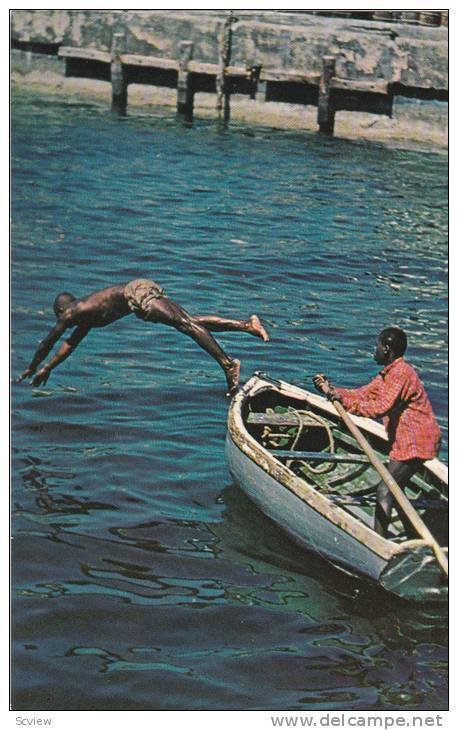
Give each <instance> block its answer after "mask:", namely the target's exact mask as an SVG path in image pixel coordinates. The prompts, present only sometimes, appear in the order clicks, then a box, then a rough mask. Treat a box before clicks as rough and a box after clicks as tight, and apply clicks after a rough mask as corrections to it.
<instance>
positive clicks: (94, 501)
mask: <svg viewBox="0 0 458 730" xmlns="http://www.w3.org/2000/svg"><path fill="white" fill-rule="evenodd" d="M12 159H13V170H12V201H13V203H12V315H13V320H12V321H13V353H12V369H13V374H19V373H20V372H22V370H23V369H24V368H25V367H26V365H27V364H28V363H29V361H30V359H31V357H32V355H33V352H34V349H35V347H36V346H37V343H38V342H39V340H40V339H42V338H43V336H44V335H45V334H46V333H47V331H48V329H49V328H50V327H51V326H52V324H53V314H52V301H53V298H54V296H55V294H56V293H57V292H59V291H62V290H67V291H71V292H73V293H74V294H75V295H76V296H79V295H85V294H87V293H89V292H91V291H93V290H95V289H97V288H102V287H104V286H107V285H110V284H113V283H120V282H127V281H129V280H130V279H133V278H137V277H149V278H153V279H155V280H157V281H158V282H159V283H160V284H161V285H162V286H163V287H165V289H166V291H167V293H168V294H169V296H171V297H172V298H175V299H176V300H177V301H179V302H180V303H181V304H182V305H183V306H184V307H186V308H187V309H189V310H190V311H191V312H193V313H199V314H204V313H207V314H211V313H218V314H222V315H227V316H230V317H241V318H245V317H246V316H248V315H249V314H251V313H252V312H257V313H258V314H259V315H260V316H261V318H262V319H263V321H264V323H265V325H266V326H267V327H268V328H269V330H270V333H271V336H272V340H271V343H269V344H267V345H266V344H264V343H263V342H261V341H260V340H258V339H254V338H252V337H250V336H248V335H246V334H239V333H226V334H222V335H220V336H219V337H218V340H219V342H220V343H221V344H222V346H223V347H224V348H225V349H226V350H227V351H228V352H229V353H230V354H231V355H233V356H237V357H239V358H240V359H241V360H242V379H243V378H247V377H248V376H249V375H250V374H251V372H252V371H253V370H255V369H261V370H266V371H268V372H269V373H270V374H271V375H273V376H278V377H282V378H284V379H286V380H290V381H293V382H305V383H306V384H307V385H308V386H310V378H311V377H312V375H313V374H314V373H315V372H317V371H324V372H326V373H327V374H328V376H329V377H330V378H331V379H333V380H334V382H336V383H339V384H342V385H347V386H355V385H358V384H360V383H362V382H366V381H367V380H369V379H370V378H371V377H373V375H374V374H375V372H376V367H375V364H374V362H373V360H372V352H373V346H374V340H375V337H376V335H377V333H378V331H379V330H380V329H381V328H382V327H384V326H386V325H388V324H397V325H399V326H401V327H403V328H405V329H406V331H407V333H408V336H409V343H410V344H409V350H408V355H409V358H410V360H411V362H412V363H413V364H414V365H415V366H417V367H418V369H419V371H420V373H421V376H422V379H423V381H424V383H425V385H426V387H427V389H428V391H429V394H430V397H431V400H432V403H433V406H434V409H435V411H436V413H437V415H438V418H439V421H440V423H441V426H442V430H443V446H442V452H441V456H442V458H444V459H446V457H447V272H446V264H447V160H446V158H445V156H440V155H434V154H427V153H420V152H404V151H400V150H394V149H387V148H384V147H380V146H376V145H367V144H362V143H360V144H359V143H351V142H346V141H341V140H338V139H324V138H322V137H319V136H318V135H315V134H310V133H302V132H296V133H293V132H277V131H272V130H265V129H255V130H253V129H245V128H242V127H237V126H235V125H232V126H231V127H230V128H229V129H227V130H224V129H221V128H218V127H217V126H216V125H215V124H214V123H213V122H211V121H196V122H195V124H194V126H193V127H192V128H187V127H184V126H182V125H181V124H180V123H178V122H177V121H176V120H175V118H174V116H173V115H172V114H170V115H169V116H167V115H164V114H163V113H159V112H158V113H157V114H154V113H148V114H146V113H140V112H136V111H135V110H133V109H132V110H129V115H128V117H127V118H124V119H121V118H116V117H114V116H111V115H110V113H109V112H108V111H107V109H106V108H105V107H104V106H97V105H95V104H94V105H93V104H75V103H70V102H69V101H68V102H67V101H56V100H53V99H47V98H44V97H41V98H40V97H34V96H30V95H18V96H17V97H16V98H15V99H14V101H13V106H12ZM224 393H225V382H224V377H223V373H222V371H221V370H220V369H219V368H218V366H217V364H216V363H215V362H214V361H212V360H211V359H210V358H209V357H208V356H207V355H206V354H205V353H204V352H203V351H201V350H199V348H198V347H197V345H196V344H195V343H194V342H192V341H191V340H189V339H187V338H186V337H185V336H184V335H181V334H178V333H177V332H175V331H174V330H171V329H168V328H166V327H161V326H151V325H147V324H145V323H143V322H141V321H140V320H138V319H136V318H134V317H129V318H126V319H123V320H120V321H118V322H116V323H115V324H113V325H112V326H110V327H108V328H106V329H103V330H98V331H94V332H92V333H90V334H89V336H88V337H87V339H86V340H85V341H84V342H83V343H82V344H81V345H80V347H79V349H78V350H77V351H76V352H75V353H74V354H73V355H72V357H71V358H70V359H69V360H68V361H66V362H65V363H63V364H62V365H61V366H60V367H59V368H58V369H57V370H56V371H54V372H53V374H52V375H51V378H50V380H49V381H48V383H47V384H46V386H44V387H42V388H41V389H39V388H35V389H34V388H31V387H30V386H29V385H28V384H27V383H25V382H24V383H22V384H20V385H17V386H14V388H13V401H12V406H13V454H12V499H11V503H12V510H13V522H12V535H13V543H12V544H13V549H12V556H13V644H12V647H13V703H14V708H15V709H21V710H26V709H42V710H43V709H48V710H63V709H66V710H68V709H70V710H91V709H99V710H102V709H119V710H127V709H137V710H142V709H143V710H153V709H156V710H171V709H176V710H190V709H196V710H246V709H250V710H259V709H261V710H268V709H276V710H315V709H330V710H334V709H343V710H345V709H347V710H348V709H359V710H371V709H379V710H393V709H399V710H405V709H415V710H426V709H428V710H430V709H437V710H440V709H445V708H446V707H447V621H446V616H445V615H444V610H443V609H440V610H439V609H437V608H435V607H427V606H424V607H421V608H418V607H412V606H409V605H407V604H404V603H401V602H400V601H398V600H396V599H393V598H389V597H387V596H386V595H385V594H382V593H381V591H380V590H378V589H376V588H373V587H368V586H366V585H365V584H364V583H362V582H360V581H358V580H353V579H349V578H348V577H344V576H343V575H342V574H341V573H339V572H338V571H337V570H335V569H333V568H331V567H329V566H327V565H326V564H324V563H323V562H321V561H320V560H319V559H318V558H317V557H316V556H314V555H312V554H307V553H303V552H301V551H299V550H298V549H297V548H296V547H295V546H294V545H293V544H292V543H291V542H290V541H289V540H288V538H286V537H285V536H284V535H283V534H282V533H281V532H280V531H279V530H278V529H277V528H276V527H274V526H273V525H271V524H270V523H269V522H268V520H267V519H266V518H265V517H264V516H263V515H262V514H260V512H259V511H258V510H257V509H256V508H255V507H254V506H253V505H251V504H250V503H249V502H248V500H247V499H246V498H245V497H244V496H243V494H242V493H241V492H240V491H239V490H238V489H237V488H236V487H235V486H233V485H232V483H231V478H230V475H229V472H228V468H227V464H226V462H225V457H224V437H225V418H226V412H227V401H226V399H225V395H224Z"/></svg>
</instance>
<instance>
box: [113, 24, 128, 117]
mask: <svg viewBox="0 0 458 730" xmlns="http://www.w3.org/2000/svg"><path fill="white" fill-rule="evenodd" d="M125 52H126V36H125V33H113V38H112V41H111V106H112V108H113V109H116V110H117V111H119V112H125V111H126V108H127V78H126V73H125V70H124V66H123V64H122V61H121V55H122V54H123V53H125Z"/></svg>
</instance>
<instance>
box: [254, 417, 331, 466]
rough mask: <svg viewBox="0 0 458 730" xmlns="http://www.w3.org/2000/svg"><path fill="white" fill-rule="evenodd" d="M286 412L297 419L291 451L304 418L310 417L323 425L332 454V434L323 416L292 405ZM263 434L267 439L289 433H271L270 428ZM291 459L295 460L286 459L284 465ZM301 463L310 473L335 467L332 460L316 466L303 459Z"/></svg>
mask: <svg viewBox="0 0 458 730" xmlns="http://www.w3.org/2000/svg"><path fill="white" fill-rule="evenodd" d="M287 412H288V413H293V414H294V415H295V416H296V418H297V420H298V429H297V433H296V435H295V437H294V441H293V443H292V445H291V451H294V449H295V448H296V446H297V444H298V442H299V439H300V437H301V435H302V432H303V430H304V428H305V426H306V423H305V421H304V418H310V419H312V420H314V421H316V422H317V423H319V424H320V425H321V426H323V428H324V429H325V431H326V434H327V436H328V440H329V453H330V454H333V453H334V452H335V442H334V436H333V434H332V431H331V428H330V426H329V424H328V423H327V422H326V420H325V419H324V418H322V417H321V416H318V415H317V414H316V413H313V411H307V410H298V409H296V408H293V407H292V406H289V407H288V410H287ZM264 435H265V436H267V437H268V438H269V439H272V438H287V437H288V436H289V435H290V434H287V433H272V432H271V431H270V429H266V430H265V432H264ZM274 445H277V444H274ZM293 461H295V459H288V461H286V462H285V463H286V466H287V467H290V465H291V464H292V462H293ZM302 464H303V468H305V469H306V470H307V471H309V472H311V473H312V474H327V473H328V472H330V471H332V470H333V469H335V467H336V464H335V463H334V462H328V463H324V464H319V465H318V466H312V465H311V464H309V463H307V462H305V461H302Z"/></svg>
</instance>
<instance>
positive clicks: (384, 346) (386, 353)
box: [374, 327, 407, 365]
mask: <svg viewBox="0 0 458 730" xmlns="http://www.w3.org/2000/svg"><path fill="white" fill-rule="evenodd" d="M406 349H407V335H406V333H405V332H404V330H402V329H401V328H400V327H387V328H386V329H384V330H382V331H381V332H380V334H379V336H378V339H377V346H376V348H375V353H374V359H375V361H376V362H377V363H378V364H379V365H388V364H389V363H390V362H393V360H396V358H398V357H402V356H403V354H404V353H405V351H406Z"/></svg>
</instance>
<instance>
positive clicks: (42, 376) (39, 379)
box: [30, 367, 51, 385]
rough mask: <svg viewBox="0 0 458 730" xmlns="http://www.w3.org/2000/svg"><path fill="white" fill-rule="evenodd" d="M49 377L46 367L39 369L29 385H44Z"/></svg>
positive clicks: (49, 373)
mask: <svg viewBox="0 0 458 730" xmlns="http://www.w3.org/2000/svg"><path fill="white" fill-rule="evenodd" d="M50 375H51V371H50V370H48V368H47V367H44V368H41V370H39V371H38V372H37V374H36V375H35V377H34V379H33V380H31V381H30V385H45V384H46V382H47V380H48V378H49V376H50Z"/></svg>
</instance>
